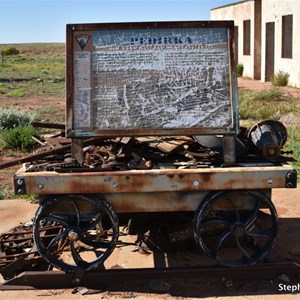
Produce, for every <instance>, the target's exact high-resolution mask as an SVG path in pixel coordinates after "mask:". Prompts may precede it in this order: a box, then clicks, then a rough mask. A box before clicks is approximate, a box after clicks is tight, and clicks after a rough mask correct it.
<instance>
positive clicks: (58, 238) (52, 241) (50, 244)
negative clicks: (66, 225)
mask: <svg viewBox="0 0 300 300" xmlns="http://www.w3.org/2000/svg"><path fill="white" fill-rule="evenodd" d="M67 235H68V230H64V231H63V232H61V233H59V234H58V235H57V236H56V237H55V238H53V239H52V240H51V242H50V243H49V244H48V247H47V251H48V252H49V251H50V250H51V248H53V247H54V246H56V244H57V243H58V241H59V240H60V239H62V238H64V237H66V236H67Z"/></svg>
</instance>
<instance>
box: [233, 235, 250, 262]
mask: <svg viewBox="0 0 300 300" xmlns="http://www.w3.org/2000/svg"><path fill="white" fill-rule="evenodd" d="M235 241H236V244H237V246H238V248H239V249H240V250H241V251H242V252H243V253H244V255H245V256H246V257H247V258H248V259H251V256H250V255H249V254H248V253H247V251H246V250H245V249H244V247H243V246H242V245H241V243H240V241H239V238H238V237H237V236H236V237H235Z"/></svg>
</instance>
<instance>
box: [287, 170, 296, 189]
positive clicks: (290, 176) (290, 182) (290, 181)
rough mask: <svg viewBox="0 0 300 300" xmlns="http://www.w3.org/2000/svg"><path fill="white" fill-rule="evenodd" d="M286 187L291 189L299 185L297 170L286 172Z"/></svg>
mask: <svg viewBox="0 0 300 300" xmlns="http://www.w3.org/2000/svg"><path fill="white" fill-rule="evenodd" d="M286 187H287V188H289V189H292V188H296V187H297V171H296V170H293V171H290V172H288V173H287V174H286Z"/></svg>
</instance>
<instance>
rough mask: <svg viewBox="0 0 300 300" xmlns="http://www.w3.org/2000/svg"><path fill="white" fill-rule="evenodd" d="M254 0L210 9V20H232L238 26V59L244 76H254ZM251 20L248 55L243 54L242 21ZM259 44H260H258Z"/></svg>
mask: <svg viewBox="0 0 300 300" xmlns="http://www.w3.org/2000/svg"><path fill="white" fill-rule="evenodd" d="M254 12H255V9H254V1H253V0H249V1H245V2H242V3H237V4H232V5H227V6H222V7H219V8H215V9H212V10H211V20H233V21H234V25H235V26H238V44H239V47H238V61H237V63H241V64H243V65H244V72H243V76H244V77H250V78H254V46H255V44H254V42H253V41H254V40H255V39H254V33H255V28H254V26H255V22H254V19H255V18H254ZM244 20H251V24H250V33H251V34H250V41H251V44H250V55H244V54H243V39H244V32H243V21H244ZM256 46H257V45H256ZM259 46H260V45H259Z"/></svg>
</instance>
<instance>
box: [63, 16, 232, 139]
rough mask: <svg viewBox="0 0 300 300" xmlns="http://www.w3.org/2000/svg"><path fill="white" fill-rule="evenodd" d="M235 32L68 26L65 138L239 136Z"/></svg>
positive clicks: (202, 26) (201, 26) (227, 25)
mask: <svg viewBox="0 0 300 300" xmlns="http://www.w3.org/2000/svg"><path fill="white" fill-rule="evenodd" d="M233 28H234V26H233V22H231V21H223V22H216V21H212V22H208V21H191V22H145V23H110V24H107V23H106V24H69V25H67V70H68V71H67V107H66V117H67V135H68V137H73V138H82V137H92V136H143V135H187V134H188V135H197V134H200V133H201V134H225V135H226V134H235V133H237V132H238V112H237V83H236V76H235V73H234V66H235V62H234V58H233V38H232V36H233ZM103 116H105V117H103Z"/></svg>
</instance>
